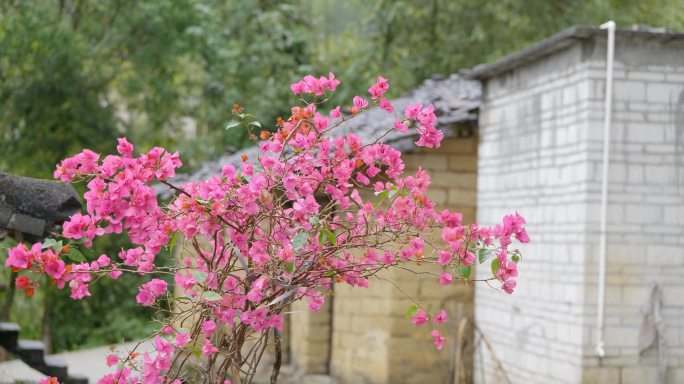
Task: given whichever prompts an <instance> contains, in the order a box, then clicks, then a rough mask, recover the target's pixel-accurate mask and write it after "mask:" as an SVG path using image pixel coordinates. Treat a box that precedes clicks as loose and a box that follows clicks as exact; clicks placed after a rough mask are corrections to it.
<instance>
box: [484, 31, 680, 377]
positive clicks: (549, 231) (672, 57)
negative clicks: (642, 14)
mask: <svg viewBox="0 0 684 384" xmlns="http://www.w3.org/2000/svg"><path fill="white" fill-rule="evenodd" d="M625 39H626V37H625V38H623V39H621V36H620V35H618V38H617V47H616V72H615V88H614V90H615V100H614V101H615V102H614V104H613V116H614V123H613V131H612V132H613V139H612V142H611V145H612V146H613V153H612V156H611V161H612V166H611V176H610V189H609V191H610V192H609V201H610V205H609V208H608V216H609V225H608V232H609V234H610V235H609V237H608V263H607V290H606V307H605V308H606V326H605V331H604V332H605V342H606V357H605V358H603V359H601V360H599V359H598V358H597V357H596V355H595V353H594V346H595V341H596V340H595V338H596V335H595V327H596V311H597V310H596V305H597V304H596V302H597V298H596V296H597V293H596V286H597V275H598V267H597V266H598V258H597V254H598V251H597V250H598V239H599V201H600V181H601V151H602V148H603V142H602V133H603V129H602V119H603V97H604V93H603V92H604V88H605V83H604V79H605V40H602V39H600V38H599V39H589V40H584V41H579V42H576V43H575V44H573V45H571V46H569V47H567V48H565V49H563V50H561V51H558V52H556V53H554V54H552V55H550V56H546V57H544V58H542V59H539V60H536V61H534V62H532V63H528V64H525V65H523V66H521V67H519V68H516V69H514V70H512V71H509V72H506V73H504V74H502V75H498V76H496V77H494V78H492V79H489V80H488V81H487V82H486V85H485V96H484V101H483V106H482V109H481V117H480V148H479V154H480V155H479V168H478V171H479V173H478V175H479V178H478V221H479V222H480V223H482V224H494V223H496V222H498V221H499V220H500V219H501V217H502V216H503V215H504V214H505V213H507V212H511V211H514V210H516V209H517V210H519V211H520V212H521V213H522V214H523V215H524V216H525V217H526V218H527V219H528V223H529V225H528V232H529V233H530V236H531V237H532V241H533V242H532V243H531V244H530V245H529V246H526V247H524V248H522V249H523V252H524V258H523V261H522V263H521V265H520V280H519V285H518V289H517V290H516V293H515V294H514V295H512V296H508V295H506V294H503V293H500V292H496V291H494V290H492V289H490V288H488V287H487V286H484V285H479V286H477V287H476V298H475V300H476V303H477V307H476V321H477V322H478V324H479V326H480V327H481V328H482V330H483V331H484V332H485V333H486V334H487V335H488V336H489V337H490V338H491V339H492V341H493V344H494V347H495V350H496V353H497V355H498V357H499V358H500V359H501V361H502V363H503V365H504V367H505V369H506V370H507V372H508V375H509V377H510V378H511V380H512V382H513V383H550V382H553V383H580V382H587V383H595V382H596V383H636V382H639V383H643V382H655V368H654V367H655V357H654V356H655V353H654V351H649V352H648V353H647V354H646V356H645V357H644V358H641V359H640V358H639V357H638V353H637V348H636V346H637V339H638V330H639V327H640V324H641V320H642V314H641V313H640V309H641V308H642V307H643V306H644V305H645V304H646V302H647V298H648V294H649V292H650V290H651V288H652V286H653V284H654V283H656V282H660V283H661V284H662V286H663V292H664V299H663V305H664V307H663V308H664V309H663V314H664V317H665V323H666V327H667V329H668V333H667V335H666V337H667V343H668V354H669V367H670V368H669V376H668V378H669V379H668V382H672V383H674V382H682V381H683V380H684V378H683V377H682V372H681V368H682V367H684V364H683V363H684V337H683V335H684V329H683V328H682V327H684V323H682V321H681V316H682V314H684V301H682V297H684V295H683V293H684V279H682V278H681V276H682V274H683V273H684V253H683V252H684V251H683V246H684V236H682V235H683V234H684V219H683V218H684V195H683V191H684V190H683V189H682V186H683V184H684V173H683V172H682V170H683V169H684V168H682V162H684V158H683V157H682V156H683V153H684V152H683V151H682V149H683V141H682V135H683V134H684V125H683V124H684V123H683V121H684V112H682V110H683V103H684V77H683V76H682V73H684V55H682V53H681V52H682V44H681V41H680V42H677V41H674V40H673V41H670V42H669V43H665V42H663V40H657V39H653V40H651V41H641V40H637V39H634V40H629V41H627V40H625ZM483 273H484V272H483ZM485 356H486V355H485ZM475 372H476V373H480V372H484V376H486V378H487V382H492V380H494V381H496V378H495V377H494V376H495V372H494V369H493V363H492V361H491V360H490V359H487V358H485V359H482V360H476V368H475ZM477 379H478V380H476V381H480V382H482V381H483V377H482V375H481V376H480V377H478V378H477Z"/></svg>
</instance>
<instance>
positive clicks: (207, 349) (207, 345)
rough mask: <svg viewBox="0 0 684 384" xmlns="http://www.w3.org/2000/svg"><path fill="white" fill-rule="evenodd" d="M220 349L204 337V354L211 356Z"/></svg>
mask: <svg viewBox="0 0 684 384" xmlns="http://www.w3.org/2000/svg"><path fill="white" fill-rule="evenodd" d="M218 351H219V350H218V348H216V347H215V346H214V344H212V343H211V340H209V339H204V344H202V354H203V355H204V356H211V355H213V354H214V353H216V352H218Z"/></svg>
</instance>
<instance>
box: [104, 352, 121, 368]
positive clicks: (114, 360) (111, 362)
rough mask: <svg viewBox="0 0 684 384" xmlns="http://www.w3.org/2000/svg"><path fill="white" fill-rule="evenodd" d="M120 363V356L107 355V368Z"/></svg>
mask: <svg viewBox="0 0 684 384" xmlns="http://www.w3.org/2000/svg"><path fill="white" fill-rule="evenodd" d="M118 363H119V356H117V355H115V354H109V355H107V366H108V367H113V366H115V365H117V364H118Z"/></svg>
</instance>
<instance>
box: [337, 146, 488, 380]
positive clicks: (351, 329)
mask: <svg viewBox="0 0 684 384" xmlns="http://www.w3.org/2000/svg"><path fill="white" fill-rule="evenodd" d="M404 159H405V161H406V171H407V172H413V173H415V171H416V170H417V169H418V167H419V166H422V167H423V168H425V169H427V170H428V172H429V173H430V175H431V177H432V178H431V181H432V184H431V195H430V197H431V198H432V199H434V200H435V201H436V202H437V204H439V205H440V206H441V207H448V208H450V209H454V210H458V211H461V212H463V213H464V219H465V220H467V221H472V220H474V218H475V211H476V210H475V207H476V183H477V176H476V169H477V137H476V136H472V137H467V138H451V139H446V140H445V141H444V142H443V143H442V147H441V148H440V149H439V150H424V151H417V152H414V153H409V154H405V156H404ZM389 273H390V274H391V276H388V274H385V277H389V278H391V279H392V280H393V281H394V282H396V283H397V286H399V287H401V291H400V290H399V289H397V288H396V287H394V286H393V285H391V284H389V283H387V282H385V281H382V280H378V279H372V280H371V281H370V287H369V288H368V289H358V288H353V289H351V288H349V287H345V286H341V285H340V286H338V287H336V288H335V290H336V294H335V295H334V296H333V297H332V303H333V309H332V319H333V321H332V327H333V330H332V354H331V357H332V360H331V361H330V367H331V374H332V375H333V376H335V377H337V378H338V379H340V381H341V382H342V383H354V384H363V383H378V384H380V383H444V382H447V380H448V379H449V378H450V375H451V374H452V372H451V371H452V367H453V351H452V350H451V349H450V348H451V346H453V345H454V337H455V327H456V325H457V323H458V320H459V318H461V317H463V316H469V317H472V315H473V304H472V300H473V293H474V292H473V289H472V288H471V287H467V286H463V285H460V286H452V287H449V288H444V287H441V286H439V285H438V284H437V282H436V279H435V278H434V277H432V278H425V279H421V278H416V276H414V275H410V274H408V273H406V274H404V273H400V272H396V271H395V272H389ZM402 291H403V293H402ZM407 294H408V295H410V296H412V297H414V298H416V299H418V300H419V301H420V302H421V303H423V304H425V305H426V306H427V308H428V309H432V310H435V309H437V308H439V307H446V308H447V310H448V311H449V315H450V320H451V325H452V326H453V329H451V330H450V331H449V337H450V344H449V347H447V348H445V349H444V350H443V351H441V352H439V351H437V350H436V349H435V347H434V345H433V344H432V340H431V338H430V336H429V332H428V331H426V329H423V328H420V329H417V328H415V327H413V326H412V325H411V323H410V321H409V320H407V319H406V317H405V313H406V310H407V309H408V308H409V307H410V306H411V305H412V304H413V303H412V302H411V300H410V299H409V298H408V297H407V296H406V295H407Z"/></svg>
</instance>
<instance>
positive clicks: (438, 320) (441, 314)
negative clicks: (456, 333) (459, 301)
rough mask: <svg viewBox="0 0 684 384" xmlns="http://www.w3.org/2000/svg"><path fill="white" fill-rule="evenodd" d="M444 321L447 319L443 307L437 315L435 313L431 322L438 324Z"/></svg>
mask: <svg viewBox="0 0 684 384" xmlns="http://www.w3.org/2000/svg"><path fill="white" fill-rule="evenodd" d="M446 321H447V313H446V311H445V310H443V309H442V310H441V311H439V313H438V314H437V315H435V317H434V318H433V319H432V322H434V323H435V324H438V325H439V324H444V323H446Z"/></svg>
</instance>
